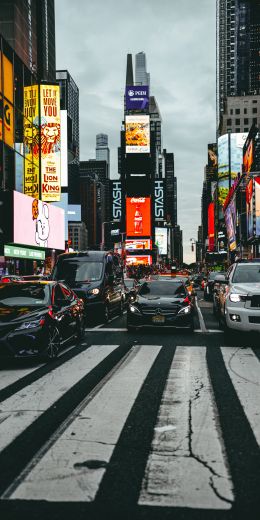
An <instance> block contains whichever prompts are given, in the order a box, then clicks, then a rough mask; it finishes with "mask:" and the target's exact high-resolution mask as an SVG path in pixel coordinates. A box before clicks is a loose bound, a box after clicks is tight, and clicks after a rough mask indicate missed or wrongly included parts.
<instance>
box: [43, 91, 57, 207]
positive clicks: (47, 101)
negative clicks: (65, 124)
mask: <svg viewBox="0 0 260 520" xmlns="http://www.w3.org/2000/svg"><path fill="white" fill-rule="evenodd" d="M40 111H41V120H40V133H41V196H42V200H43V201H47V202H54V201H58V200H60V194H61V172H60V169H61V166H60V161H61V157H60V150H61V134H60V124H61V123H60V87H59V86H58V85H40Z"/></svg>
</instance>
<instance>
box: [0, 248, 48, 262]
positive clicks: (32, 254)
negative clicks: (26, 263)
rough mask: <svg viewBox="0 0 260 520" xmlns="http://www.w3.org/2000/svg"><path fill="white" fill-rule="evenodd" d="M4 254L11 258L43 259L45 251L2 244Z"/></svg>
mask: <svg viewBox="0 0 260 520" xmlns="http://www.w3.org/2000/svg"><path fill="white" fill-rule="evenodd" d="M4 256H10V257H12V258H26V259H28V260H45V251H40V249H27V248H26V247H19V246H9V245H5V246H4Z"/></svg>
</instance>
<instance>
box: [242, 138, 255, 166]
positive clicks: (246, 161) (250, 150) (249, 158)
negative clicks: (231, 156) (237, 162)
mask: <svg viewBox="0 0 260 520" xmlns="http://www.w3.org/2000/svg"><path fill="white" fill-rule="evenodd" d="M253 162H254V142H253V139H252V140H251V141H250V142H249V144H248V147H247V149H246V151H245V154H244V157H243V170H244V172H246V173H249V172H250V171H251V168H252V164H253Z"/></svg>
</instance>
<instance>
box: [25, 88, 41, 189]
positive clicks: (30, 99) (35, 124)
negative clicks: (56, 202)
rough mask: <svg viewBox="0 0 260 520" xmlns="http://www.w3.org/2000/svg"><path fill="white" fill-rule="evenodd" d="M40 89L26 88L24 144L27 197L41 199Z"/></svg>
mask: <svg viewBox="0 0 260 520" xmlns="http://www.w3.org/2000/svg"><path fill="white" fill-rule="evenodd" d="M38 92H39V87H38V85H30V86H29V87H24V102H23V113H24V119H23V142H24V155H25V161H24V182H23V192H24V194H25V195H29V196H31V197H34V198H35V199H38V198H39V195H40V175H39V157H40V134H39V94H38Z"/></svg>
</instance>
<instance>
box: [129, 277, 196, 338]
mask: <svg viewBox="0 0 260 520" xmlns="http://www.w3.org/2000/svg"><path fill="white" fill-rule="evenodd" d="M145 326H146V327H154V326H157V327H158V326H159V327H176V328H186V329H189V330H191V331H192V330H193V328H194V325H193V305H192V303H191V301H190V298H189V294H188V291H187V289H186V287H185V285H184V284H183V282H181V281H174V280H172V281H168V280H158V281H157V280H154V281H153V280H152V281H147V282H144V283H143V284H142V286H141V287H140V288H139V289H138V291H137V293H136V295H134V294H133V298H132V299H131V302H129V305H128V309H127V329H128V330H129V331H131V330H135V329H138V328H140V327H145Z"/></svg>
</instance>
